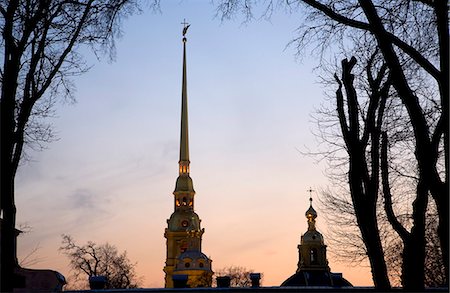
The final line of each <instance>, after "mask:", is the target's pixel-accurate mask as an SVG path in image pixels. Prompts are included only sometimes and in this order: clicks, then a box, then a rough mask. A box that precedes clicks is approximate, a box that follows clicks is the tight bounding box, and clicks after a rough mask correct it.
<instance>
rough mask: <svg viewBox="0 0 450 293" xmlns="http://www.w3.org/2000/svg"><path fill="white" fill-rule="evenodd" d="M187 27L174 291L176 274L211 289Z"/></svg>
mask: <svg viewBox="0 0 450 293" xmlns="http://www.w3.org/2000/svg"><path fill="white" fill-rule="evenodd" d="M182 24H183V25H184V28H183V39H182V40H183V77H182V91H181V135H180V160H179V161H178V178H177V180H176V183H175V190H174V192H173V195H174V212H173V213H172V215H171V216H170V218H169V219H168V220H167V226H168V227H167V228H166V229H165V232H164V237H165V238H166V265H165V266H164V272H165V274H166V275H165V287H166V288H173V287H174V282H173V276H174V275H187V276H188V281H187V286H189V287H199V286H203V287H205V286H208V285H209V286H211V279H212V274H213V273H212V270H211V260H210V259H209V258H208V257H207V256H206V255H204V254H203V253H202V252H201V243H202V235H203V233H204V232H205V229H202V228H201V227H200V222H201V220H200V218H199V216H198V215H197V213H195V211H194V195H195V191H194V185H193V183H192V178H191V177H190V170H189V165H190V161H189V133H188V103H187V75H186V42H187V39H186V33H187V30H188V28H189V26H190V25H189V24H187V23H186V22H183V23H182Z"/></svg>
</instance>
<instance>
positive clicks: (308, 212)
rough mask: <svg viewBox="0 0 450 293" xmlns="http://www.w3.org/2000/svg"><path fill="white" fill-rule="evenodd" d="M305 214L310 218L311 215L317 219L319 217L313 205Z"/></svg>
mask: <svg viewBox="0 0 450 293" xmlns="http://www.w3.org/2000/svg"><path fill="white" fill-rule="evenodd" d="M305 216H306V217H307V218H308V219H309V218H310V217H311V218H313V219H315V218H317V212H316V210H315V209H314V208H313V207H312V205H311V206H310V207H309V209H308V210H307V211H306V213H305Z"/></svg>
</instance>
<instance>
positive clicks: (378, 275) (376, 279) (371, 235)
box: [355, 204, 391, 291]
mask: <svg viewBox="0 0 450 293" xmlns="http://www.w3.org/2000/svg"><path fill="white" fill-rule="evenodd" d="M374 207H375V206H374V205H366V204H363V205H359V208H358V211H357V210H356V206H355V213H356V215H357V218H358V226H359V227H360V230H361V235H362V238H363V241H364V244H365V246H366V248H367V256H368V257H369V262H370V267H371V270H372V279H373V283H374V285H375V288H376V289H377V290H381V291H387V290H389V289H391V285H390V283H389V277H388V273H387V268H386V262H385V260H384V252H383V247H382V245H381V240H380V233H379V230H378V224H377V220H376V219H377V216H376V211H375V208H374Z"/></svg>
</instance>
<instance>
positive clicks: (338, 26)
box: [218, 0, 449, 289]
mask: <svg viewBox="0 0 450 293" xmlns="http://www.w3.org/2000/svg"><path fill="white" fill-rule="evenodd" d="M256 2H257V1H227V0H223V1H220V2H219V4H218V9H219V12H221V13H222V16H223V17H224V18H227V17H229V16H230V15H232V14H234V13H236V12H238V11H243V12H244V13H245V15H246V17H247V18H251V17H252V13H251V11H252V9H253V6H252V5H253V4H254V3H256ZM274 2H276V1H266V2H265V5H267V6H266V7H267V9H266V10H265V13H269V14H270V13H271V11H272V10H273V9H274V7H275V6H274ZM267 3H268V4H267ZM280 3H284V4H286V5H287V7H288V8H290V9H291V11H295V9H297V8H298V7H300V6H302V5H301V4H305V6H304V7H305V8H306V9H305V12H306V17H305V20H306V21H305V22H304V23H303V26H302V27H300V29H299V31H300V36H299V37H298V38H297V39H296V40H295V41H296V42H297V44H298V46H299V48H300V49H303V48H305V47H306V46H307V45H308V44H310V43H312V42H313V43H315V44H317V47H316V48H319V49H320V48H321V50H322V52H324V51H327V50H329V48H337V49H339V48H344V49H342V51H345V50H350V51H352V54H354V55H356V56H358V54H360V53H361V52H364V51H366V50H367V49H368V48H373V47H377V48H378V49H379V51H380V53H381V55H382V58H383V60H384V63H385V64H386V67H387V68H388V69H389V73H390V76H391V84H392V88H393V89H394V90H395V92H396V95H397V96H398V97H399V99H400V100H401V102H402V104H403V106H404V109H405V112H406V117H407V118H408V120H409V124H410V125H411V130H412V132H413V134H414V152H413V153H414V158H415V161H416V163H417V170H418V178H420V180H419V184H418V187H419V188H417V190H416V191H417V196H418V197H417V198H416V199H418V200H417V201H415V202H414V207H413V209H415V210H416V209H417V210H420V212H418V213H417V218H416V220H417V222H416V224H417V225H418V227H419V226H421V225H422V224H421V223H419V222H423V221H422V220H420V219H419V217H421V215H423V213H422V211H423V206H426V203H425V202H424V201H425V200H426V194H428V193H430V194H431V195H432V197H433V199H434V201H435V203H436V207H437V211H438V216H439V228H438V231H439V238H440V242H441V248H442V255H443V257H442V259H443V263H444V267H445V270H446V274H445V275H446V276H447V275H448V259H449V254H448V247H449V245H448V238H449V236H448V232H449V228H448V222H449V218H448V210H449V201H448V196H449V195H448V190H449V186H448V178H449V164H448V162H449V160H448V156H449V147H448V146H449V143H448V132H449V131H448V126H449V119H448V100H449V88H448V80H449V28H448V1H408V0H397V1H390V0H389V1H387V0H381V1H376V3H375V2H374V1H370V0H369V1H366V0H358V1H351V0H344V1H338V2H336V1H333V0H323V1H315V0H298V1H287V2H280ZM335 41H337V42H336V43H334V42H335ZM336 44H337V46H336ZM339 44H340V45H342V46H341V47H339ZM352 45H353V47H352ZM423 81H427V83H424V82H423ZM421 86H426V87H428V88H431V91H432V92H433V91H434V92H435V93H436V95H434V96H431V97H427V96H424V95H423V94H422V93H423V92H422V91H421ZM347 94H348V93H347ZM350 94H352V93H350ZM430 103H432V104H433V107H432V110H433V111H432V112H431V113H430V112H429V111H428V110H429V106H430V105H429V104H430ZM354 121H356V120H354ZM356 145H357V147H358V148H360V147H361V146H360V145H359V143H358V142H356ZM442 150H443V151H442ZM442 161H443V164H441V162H442ZM350 164H351V162H350ZM355 168H357V169H358V168H359V169H360V166H355ZM362 168H363V169H364V168H365V167H364V166H363V167H362ZM378 168H379V166H378ZM371 171H372V172H373V170H371ZM349 176H350V175H349ZM360 176H366V174H365V173H361V174H360ZM376 180H378V179H376ZM361 183H362V182H361ZM351 184H353V183H352V182H350V186H349V189H350V191H353V188H355V187H356V188H360V189H361V188H363V191H367V190H368V189H367V188H368V187H370V186H368V185H362V186H352V185H351ZM419 192H420V194H421V195H420V196H419ZM355 201H361V202H360V203H361V204H364V203H365V204H369V203H370V204H371V205H370V206H367V207H366V208H368V209H369V210H370V214H371V215H373V214H375V212H373V210H376V208H375V207H374V206H373V205H376V201H374V200H373V197H372V199H370V198H358V199H356V198H355V197H354V196H353V193H352V204H354V203H355ZM357 205H358V204H357ZM363 217H364V215H363ZM413 217H414V215H413ZM357 220H358V225H360V227H359V228H360V229H361V233H362V234H365V233H366V232H367V231H366V232H363V231H364V230H367V229H368V230H369V231H370V230H373V227H370V225H369V227H365V226H361V225H363V223H361V222H360V219H359V218H358V216H357ZM368 222H369V223H370V221H368ZM418 230H421V228H418ZM411 232H413V231H411ZM415 232H417V233H422V232H419V231H414V233H415ZM414 233H413V234H414ZM418 237H419V238H422V235H421V236H418ZM363 238H364V236H363ZM365 244H366V245H367V243H365ZM369 245H371V244H369ZM373 245H374V246H378V245H379V244H378V243H375V244H373ZM367 253H368V255H369V259H370V258H373V259H379V249H375V250H373V249H371V248H369V247H367ZM420 258H421V256H420ZM377 263H378V261H377ZM374 265H375V267H374ZM420 271H421V270H418V271H410V273H411V274H412V275H411V276H404V278H405V280H410V281H411V283H408V284H409V285H408V286H411V287H410V288H416V289H420V288H421V286H423V285H421V282H422V280H421V279H420V278H416V277H415V274H416V273H418V274H419V275H421V272H420ZM372 273H373V279H374V283H375V286H376V287H377V288H380V289H387V288H389V282H388V280H387V277H386V270H385V265H384V264H383V263H379V265H376V264H374V263H372ZM422 284H423V283H422ZM447 284H448V281H447Z"/></svg>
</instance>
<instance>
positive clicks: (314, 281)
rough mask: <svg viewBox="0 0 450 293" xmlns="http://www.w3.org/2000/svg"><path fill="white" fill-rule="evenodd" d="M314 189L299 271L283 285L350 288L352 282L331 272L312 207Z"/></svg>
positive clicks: (300, 252) (301, 247)
mask: <svg viewBox="0 0 450 293" xmlns="http://www.w3.org/2000/svg"><path fill="white" fill-rule="evenodd" d="M312 191H313V190H312V189H309V190H308V192H309V193H310V196H309V208H308V210H306V213H305V217H306V220H307V223H308V230H307V231H306V232H305V234H303V235H302V236H301V237H300V244H299V245H298V246H297V248H298V264H297V271H296V272H295V274H294V275H292V276H291V277H289V278H288V279H287V280H286V281H284V282H283V284H281V286H282V287H287V286H329V287H348V286H352V284H350V282H348V281H347V280H346V279H344V278H343V277H342V274H341V273H332V272H330V267H329V266H328V260H327V246H326V245H325V242H324V240H323V236H322V234H321V233H320V232H319V231H317V229H316V218H317V212H316V210H315V209H314V208H313V206H312V197H311V193H312Z"/></svg>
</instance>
